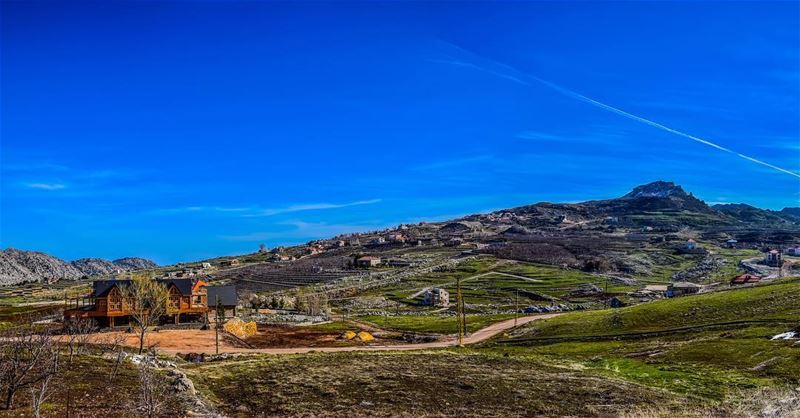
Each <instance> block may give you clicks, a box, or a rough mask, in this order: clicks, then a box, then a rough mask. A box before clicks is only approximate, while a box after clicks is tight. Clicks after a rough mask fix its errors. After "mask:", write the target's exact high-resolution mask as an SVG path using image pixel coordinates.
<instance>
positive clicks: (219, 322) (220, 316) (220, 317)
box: [214, 295, 225, 354]
mask: <svg viewBox="0 0 800 418" xmlns="http://www.w3.org/2000/svg"><path fill="white" fill-rule="evenodd" d="M215 307H216V309H217V312H216V315H214V316H215V318H214V340H215V343H216V346H217V354H219V329H220V327H222V326H223V324H224V323H225V307H224V306H222V305H221V304H220V300H219V295H217V297H216V300H215Z"/></svg>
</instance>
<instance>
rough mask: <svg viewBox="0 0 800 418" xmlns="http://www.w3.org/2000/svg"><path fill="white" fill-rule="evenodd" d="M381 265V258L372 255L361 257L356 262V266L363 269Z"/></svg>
mask: <svg viewBox="0 0 800 418" xmlns="http://www.w3.org/2000/svg"><path fill="white" fill-rule="evenodd" d="M380 264H381V258H380V257H374V256H371V255H365V256H364V257H359V258H358V259H357V260H356V266H358V267H362V268H370V267H377V266H379V265H380Z"/></svg>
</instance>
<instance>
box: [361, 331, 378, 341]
mask: <svg viewBox="0 0 800 418" xmlns="http://www.w3.org/2000/svg"><path fill="white" fill-rule="evenodd" d="M358 339H359V340H361V341H363V342H365V343H368V342H370V341H372V340H374V339H375V337H373V336H372V334H370V333H368V332H367V331H361V332H359V333H358Z"/></svg>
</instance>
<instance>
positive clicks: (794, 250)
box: [786, 247, 800, 257]
mask: <svg viewBox="0 0 800 418" xmlns="http://www.w3.org/2000/svg"><path fill="white" fill-rule="evenodd" d="M786 255H793V256H795V257H800V247H791V248H788V249H786Z"/></svg>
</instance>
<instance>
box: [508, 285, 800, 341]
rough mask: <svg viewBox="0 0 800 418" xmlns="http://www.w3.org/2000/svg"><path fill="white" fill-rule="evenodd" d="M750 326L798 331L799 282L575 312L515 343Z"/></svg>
mask: <svg viewBox="0 0 800 418" xmlns="http://www.w3.org/2000/svg"><path fill="white" fill-rule="evenodd" d="M755 320H786V321H791V320H796V321H797V322H798V325H800V280H797V279H795V280H787V281H782V282H777V283H773V284H767V285H762V286H756V287H748V288H740V289H732V290H728V291H721V292H714V293H708V294H701V295H695V296H690V297H683V298H674V299H665V300H659V301H654V302H650V303H645V304H641V305H636V306H631V307H626V308H622V309H605V310H598V311H586V312H578V313H574V314H571V315H568V316H562V317H558V318H553V319H550V320H546V321H541V322H535V323H533V324H532V325H530V326H529V327H528V328H527V329H526V330H525V332H523V333H521V334H519V335H518V336H517V337H516V338H531V337H534V338H542V337H568V336H590V335H616V334H626V333H638V332H657V331H665V330H669V329H675V328H684V327H696V326H707V325H712V324H721V323H729V322H739V321H755Z"/></svg>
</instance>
